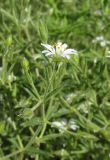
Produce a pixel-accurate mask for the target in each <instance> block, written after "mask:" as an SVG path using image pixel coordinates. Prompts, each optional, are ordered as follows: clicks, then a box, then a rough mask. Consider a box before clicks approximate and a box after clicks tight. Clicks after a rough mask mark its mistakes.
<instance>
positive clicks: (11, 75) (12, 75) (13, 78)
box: [8, 73, 16, 82]
mask: <svg viewBox="0 0 110 160" xmlns="http://www.w3.org/2000/svg"><path fill="white" fill-rule="evenodd" d="M15 80H16V76H15V75H14V74H13V73H11V74H10V75H8V81H10V82H13V81H15Z"/></svg>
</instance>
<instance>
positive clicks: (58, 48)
mask: <svg viewBox="0 0 110 160" xmlns="http://www.w3.org/2000/svg"><path fill="white" fill-rule="evenodd" d="M41 45H42V46H43V47H44V48H45V49H46V50H44V51H42V53H43V54H45V55H46V56H50V57H53V56H56V55H58V56H59V57H64V58H67V59H69V58H70V55H71V54H76V53H77V51H76V50H74V49H67V47H68V45H67V44H66V43H64V44H62V43H61V42H58V43H56V44H55V45H49V44H43V43H41Z"/></svg>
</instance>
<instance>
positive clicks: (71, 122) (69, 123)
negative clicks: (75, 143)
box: [68, 118, 79, 131]
mask: <svg viewBox="0 0 110 160" xmlns="http://www.w3.org/2000/svg"><path fill="white" fill-rule="evenodd" d="M68 125H69V127H70V128H71V129H72V130H73V131H75V130H77V129H78V128H79V126H78V125H77V124H76V122H75V121H74V119H72V118H71V119H70V120H69V122H68Z"/></svg>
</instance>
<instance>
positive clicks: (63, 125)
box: [51, 118, 79, 132]
mask: <svg viewBox="0 0 110 160" xmlns="http://www.w3.org/2000/svg"><path fill="white" fill-rule="evenodd" d="M51 127H54V128H58V130H59V132H65V131H66V130H67V129H71V130H73V131H75V130H77V129H78V128H79V126H78V125H77V124H76V122H75V120H74V119H72V118H71V119H70V120H69V121H67V119H60V120H58V121H53V122H52V123H51Z"/></svg>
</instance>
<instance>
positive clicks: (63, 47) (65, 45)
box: [62, 43, 68, 52]
mask: <svg viewBox="0 0 110 160" xmlns="http://www.w3.org/2000/svg"><path fill="white" fill-rule="evenodd" d="M67 47H68V45H67V44H66V43H64V44H63V45H62V52H64V50H65V49H66V48H67Z"/></svg>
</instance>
